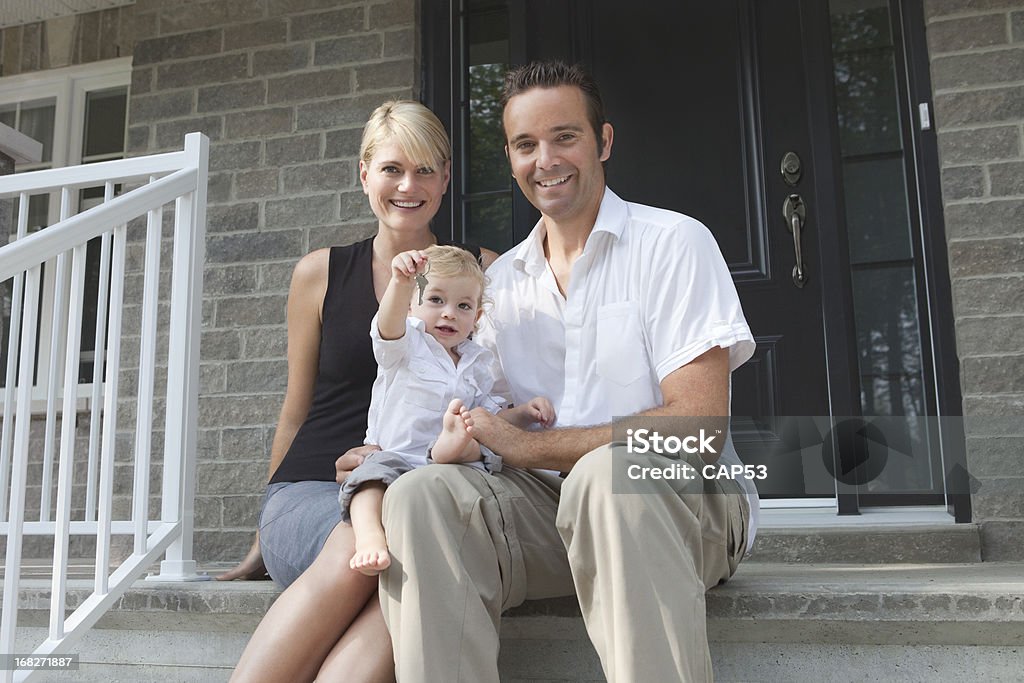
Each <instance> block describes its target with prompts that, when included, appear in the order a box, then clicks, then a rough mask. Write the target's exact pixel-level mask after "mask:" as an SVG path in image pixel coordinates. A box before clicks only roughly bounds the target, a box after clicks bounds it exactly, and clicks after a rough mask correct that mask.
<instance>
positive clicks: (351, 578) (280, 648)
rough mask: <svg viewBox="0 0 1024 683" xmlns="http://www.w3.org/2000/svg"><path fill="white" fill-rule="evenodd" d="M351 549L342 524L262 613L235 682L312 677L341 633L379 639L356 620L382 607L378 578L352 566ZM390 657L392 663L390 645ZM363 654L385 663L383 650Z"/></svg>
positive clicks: (349, 535) (347, 528) (348, 530)
mask: <svg viewBox="0 0 1024 683" xmlns="http://www.w3.org/2000/svg"><path fill="white" fill-rule="evenodd" d="M353 550H354V541H353V536H352V527H350V526H348V525H346V524H338V525H337V526H336V527H335V528H334V531H332V532H331V534H330V536H328V538H327V542H326V543H325V544H324V547H323V550H322V551H321V552H320V554H319V555H318V556H317V558H316V560H314V562H313V564H312V565H310V567H309V569H307V570H306V571H305V572H303V574H302V575H301V576H299V578H298V579H296V580H295V583H293V584H292V585H291V586H289V587H288V589H287V590H285V591H284V592H283V593H282V594H281V596H280V597H279V598H278V599H277V601H276V602H275V603H274V604H273V606H272V607H271V608H270V610H269V611H268V612H267V614H266V616H264V617H263V620H262V621H261V622H260V624H259V626H258V627H257V628H256V632H255V633H253V635H252V638H251V639H250V640H249V644H248V645H246V647H245V651H244V652H243V653H242V658H241V660H240V661H239V662H238V666H237V667H236V668H235V672H234V674H233V675H232V677H231V680H232V681H238V682H239V683H250V682H251V681H268V682H270V681H287V682H288V683H292V682H293V681H312V680H313V679H314V677H315V676H316V674H317V671H318V670H319V669H320V666H321V665H322V664H323V663H324V660H325V659H327V657H328V655H329V654H330V653H331V652H332V650H334V649H335V647H336V645H337V644H338V641H339V639H341V637H342V635H343V634H345V635H346V636H349V637H351V638H355V639H358V640H360V641H362V640H363V639H364V638H376V639H378V641H379V640H380V636H379V635H378V634H377V633H375V632H372V631H371V632H368V633H365V634H364V633H363V632H362V629H363V628H368V627H367V626H366V625H367V624H368V625H370V626H372V625H373V622H372V620H368V619H366V620H362V621H360V623H359V625H357V624H356V621H357V617H359V615H360V614H361V613H362V612H363V611H364V607H367V606H372V607H373V608H374V609H375V610H377V611H378V612H379V611H380V607H379V604H378V601H377V577H369V576H364V575H363V574H360V573H359V572H357V571H353V570H352V569H350V568H349V566H348V561H349V558H351V557H352V552H353ZM371 598H373V600H372V603H370V605H368V604H367V603H368V602H369V601H370V599H371ZM350 626H351V627H352V628H350ZM347 631H353V632H352V633H351V634H348V633H347ZM385 633H386V631H385ZM388 642H389V643H390V641H388ZM386 655H387V663H388V664H390V663H391V652H390V647H388V648H387V652H386ZM362 656H363V657H365V658H367V659H370V658H373V657H377V658H378V659H380V660H381V661H380V664H381V665H383V664H384V661H383V659H384V657H383V654H380V655H378V654H377V653H376V652H374V651H372V650H366V651H364V652H363V653H362ZM347 680H353V681H355V680H358V679H347ZM371 680H375V679H371Z"/></svg>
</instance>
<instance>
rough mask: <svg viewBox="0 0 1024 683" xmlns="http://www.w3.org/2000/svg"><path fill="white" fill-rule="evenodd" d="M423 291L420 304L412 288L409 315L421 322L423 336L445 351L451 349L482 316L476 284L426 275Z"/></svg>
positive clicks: (464, 279) (467, 278) (469, 279)
mask: <svg viewBox="0 0 1024 683" xmlns="http://www.w3.org/2000/svg"><path fill="white" fill-rule="evenodd" d="M427 281H428V284H427V286H426V288H425V289H424V290H423V303H422V304H421V303H419V298H420V293H419V289H416V290H415V291H414V292H413V295H412V304H411V305H410V306H409V314H410V315H414V316H416V317H417V318H419V319H420V320H422V321H423V322H424V329H426V331H427V334H429V335H430V336H431V337H433V338H434V339H436V340H437V341H439V342H440V343H441V346H443V347H444V348H446V349H452V348H454V347H456V346H458V345H459V344H461V343H462V342H463V341H465V340H466V339H467V338H468V337H469V335H470V334H471V333H472V332H473V328H474V327H475V326H476V321H477V320H478V319H479V318H480V314H481V313H483V309H481V308H480V295H481V292H480V283H479V281H477V280H476V279H475V278H473V277H471V276H469V275H464V276H462V277H438V276H435V275H428V276H427Z"/></svg>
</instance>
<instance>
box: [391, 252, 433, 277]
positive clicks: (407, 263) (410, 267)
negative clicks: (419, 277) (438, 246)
mask: <svg viewBox="0 0 1024 683" xmlns="http://www.w3.org/2000/svg"><path fill="white" fill-rule="evenodd" d="M426 262H427V255H426V254H424V253H423V252H422V251H420V250H419V249H410V250H409V251H403V252H402V253H401V254H399V255H398V256H396V257H395V258H394V259H392V261H391V277H392V279H394V280H399V281H402V282H410V281H412V280H414V279H415V278H416V273H418V272H420V271H421V270H422V269H423V266H424V265H425V264H426Z"/></svg>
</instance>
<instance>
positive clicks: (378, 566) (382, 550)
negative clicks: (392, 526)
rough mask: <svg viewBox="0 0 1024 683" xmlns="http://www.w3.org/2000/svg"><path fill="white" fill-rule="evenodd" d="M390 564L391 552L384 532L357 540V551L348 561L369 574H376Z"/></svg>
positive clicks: (363, 572)
mask: <svg viewBox="0 0 1024 683" xmlns="http://www.w3.org/2000/svg"><path fill="white" fill-rule="evenodd" d="M390 565H391V554H390V553H389V552H388V544H387V541H386V540H385V538H384V534H379V535H378V534H374V535H373V536H371V537H370V538H361V539H359V540H357V541H356V552H355V554H354V555H353V556H352V559H351V560H350V561H349V563H348V566H349V567H351V568H352V569H355V570H356V571H357V572H360V573H361V574H366V575H367V576H376V575H377V574H380V573H381V572H382V571H384V570H385V569H387V568H388V567H389V566H390Z"/></svg>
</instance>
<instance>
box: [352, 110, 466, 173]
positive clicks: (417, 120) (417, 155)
mask: <svg viewBox="0 0 1024 683" xmlns="http://www.w3.org/2000/svg"><path fill="white" fill-rule="evenodd" d="M391 140H393V141H394V142H396V143H398V146H399V147H401V149H402V151H403V152H404V153H405V155H406V156H408V157H409V158H410V159H411V160H412V161H413V163H415V164H417V165H421V166H429V167H431V168H434V169H438V170H440V168H441V167H442V166H444V162H446V161H448V160H450V159H451V158H452V147H451V142H450V141H449V140H448V133H447V132H446V131H445V129H444V126H443V125H442V124H441V121H439V120H438V118H437V116H435V115H434V112H432V111H430V110H429V109H427V108H426V107H425V106H423V105H422V104H420V103H419V102H413V101H412V100H391V101H388V102H385V103H384V104H382V105H380V106H379V107H377V108H376V109H374V110H373V113H372V114H370V118H369V119H368V120H367V121H366V125H365V126H363V141H362V143H361V144H360V146H359V158H360V159H361V160H362V161H364V162H366V163H369V162H370V159H372V158H373V155H374V154H375V153H376V151H377V147H378V146H379V145H381V144H383V143H385V142H387V141H391Z"/></svg>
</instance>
